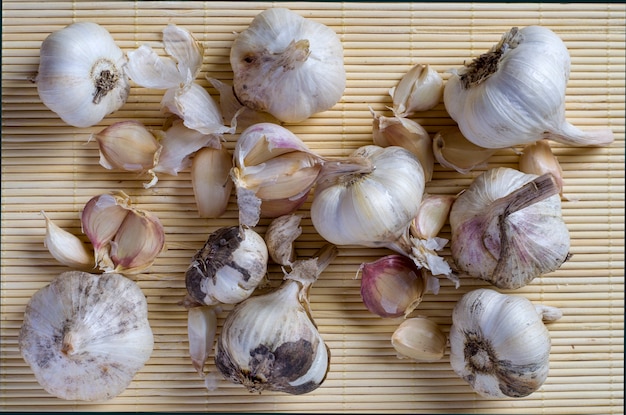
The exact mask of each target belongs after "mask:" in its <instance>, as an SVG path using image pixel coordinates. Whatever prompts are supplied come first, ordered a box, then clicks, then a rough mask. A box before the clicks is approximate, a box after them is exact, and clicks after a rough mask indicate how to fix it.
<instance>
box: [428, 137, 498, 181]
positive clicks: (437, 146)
mask: <svg viewBox="0 0 626 415" xmlns="http://www.w3.org/2000/svg"><path fill="white" fill-rule="evenodd" d="M495 152H496V150H494V149H490V148H483V147H479V146H477V145H476V144H474V143H472V142H471V141H469V140H468V139H467V138H465V137H464V136H463V134H462V133H461V130H459V127H456V126H454V127H450V128H446V129H443V130H441V131H439V132H438V133H437V134H436V135H435V137H434V138H433V153H434V155H435V159H437V161H438V162H439V164H441V165H442V166H444V167H448V168H451V169H454V170H456V171H458V172H459V173H461V174H468V173H469V172H470V171H472V170H473V169H475V168H477V167H481V166H484V165H485V164H486V163H487V160H488V159H489V157H491V156H492V155H493V154H494V153H495Z"/></svg>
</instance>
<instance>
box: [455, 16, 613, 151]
mask: <svg viewBox="0 0 626 415" xmlns="http://www.w3.org/2000/svg"><path fill="white" fill-rule="evenodd" d="M570 64H571V59H570V55H569V51H568V50H567V47H566V46H565V43H564V42H563V41H562V40H561V38H559V36H557V34H556V33H554V32H553V31H552V30H550V29H548V28H546V27H542V26H527V27H524V28H522V29H519V28H517V27H513V28H512V29H511V30H509V31H508V32H506V33H505V34H504V35H503V36H502V39H501V40H500V42H499V43H498V44H497V45H494V46H493V47H492V48H491V49H490V50H489V51H488V52H486V53H484V54H482V55H480V56H479V57H477V58H476V59H474V60H473V61H472V62H471V63H469V64H467V65H466V66H465V67H463V68H461V69H459V70H452V71H451V76H450V78H449V79H448V80H447V82H446V84H445V87H444V104H445V107H446V110H447V111H448V113H449V114H450V116H451V117H452V119H453V120H455V121H456V122H457V124H458V126H459V128H460V130H461V132H462V133H463V135H464V136H465V137H466V138H467V139H468V140H469V141H471V142H472V143H474V144H476V145H477V146H480V147H483V148H492V149H498V148H506V147H512V146H516V145H523V144H530V143H533V142H535V141H538V140H541V139H550V140H554V141H557V142H560V143H563V144H568V145H574V146H602V145H608V144H610V143H612V142H613V139H614V138H613V132H612V131H611V130H610V129H608V128H605V129H597V130H586V131H582V130H580V129H578V128H577V127H575V126H574V125H572V124H571V123H569V122H568V121H567V120H566V117H565V101H566V100H565V92H566V87H567V82H568V79H569V74H570Z"/></svg>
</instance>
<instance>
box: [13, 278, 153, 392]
mask: <svg viewBox="0 0 626 415" xmlns="http://www.w3.org/2000/svg"><path fill="white" fill-rule="evenodd" d="M18 341H19V349H20V353H21V354H22V357H23V358H24V360H25V361H26V363H28V365H29V366H30V367H31V369H32V370H33V373H34V374H35V377H36V379H37V382H39V384H40V385H41V386H42V387H43V388H44V389H45V390H46V391H47V392H48V393H50V394H52V395H54V396H56V397H58V398H61V399H67V400H80V401H102V400H108V399H112V398H114V397H115V396H117V395H119V394H120V393H122V392H123V391H124V390H125V389H126V388H127V387H128V385H129V384H130V383H131V381H132V379H133V377H134V376H135V374H136V373H137V372H138V371H139V370H141V368H142V367H143V366H144V365H145V363H146V362H147V361H148V359H149V358H150V355H151V353H152V349H153V345H154V339H153V335H152V330H151V328H150V324H149V321H148V305H147V302H146V298H145V296H144V294H143V293H142V291H141V289H140V288H139V287H138V286H137V284H135V283H134V282H133V281H131V280H130V279H128V278H125V277H123V276H121V275H118V274H102V275H93V274H88V273H85V272H80V271H70V272H65V273H63V274H61V275H59V276H58V277H56V278H54V279H53V280H52V282H51V283H50V284H49V285H47V286H45V287H44V288H42V289H40V290H39V291H37V292H36V293H35V294H34V295H33V296H32V297H31V299H30V300H29V302H28V304H27V305H26V311H25V313H24V322H23V324H22V327H21V329H20V333H19V338H18Z"/></svg>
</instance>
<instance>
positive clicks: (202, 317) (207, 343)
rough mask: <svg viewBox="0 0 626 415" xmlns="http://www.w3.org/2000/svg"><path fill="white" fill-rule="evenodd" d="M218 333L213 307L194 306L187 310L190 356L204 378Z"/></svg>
mask: <svg viewBox="0 0 626 415" xmlns="http://www.w3.org/2000/svg"><path fill="white" fill-rule="evenodd" d="M216 334H217V314H216V312H215V309H214V308H213V307H206V306H203V307H192V308H190V309H189V310H188V311H187V336H188V340H189V356H190V357H191V362H192V364H193V367H194V369H196V371H197V372H198V374H199V375H200V377H202V378H204V377H205V373H204V364H205V362H206V360H207V359H208V357H209V354H210V353H211V349H213V342H214V341H215V335H216Z"/></svg>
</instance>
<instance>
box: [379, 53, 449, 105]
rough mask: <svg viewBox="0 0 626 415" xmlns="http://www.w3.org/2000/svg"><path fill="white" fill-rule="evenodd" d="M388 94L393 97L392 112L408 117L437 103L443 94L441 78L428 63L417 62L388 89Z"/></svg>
mask: <svg viewBox="0 0 626 415" xmlns="http://www.w3.org/2000/svg"><path fill="white" fill-rule="evenodd" d="M389 95H390V96H391V98H392V99H393V112H394V114H395V115H396V116H398V117H408V116H410V115H411V114H413V113H414V112H417V111H427V110H429V109H431V108H433V107H434V106H435V105H437V104H438V103H439V101H440V100H441V97H442V95H443V78H442V77H441V75H439V73H438V72H437V71H435V70H434V69H432V68H431V67H430V66H429V65H422V64H417V65H415V66H413V67H412V68H411V69H410V70H409V71H408V72H407V73H406V74H405V75H404V76H403V77H402V79H400V81H399V82H398V85H397V86H395V87H393V88H391V89H390V90H389Z"/></svg>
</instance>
